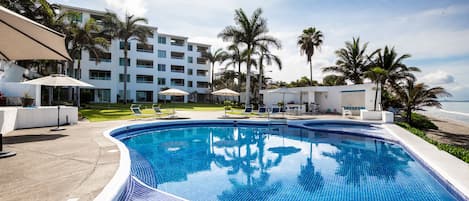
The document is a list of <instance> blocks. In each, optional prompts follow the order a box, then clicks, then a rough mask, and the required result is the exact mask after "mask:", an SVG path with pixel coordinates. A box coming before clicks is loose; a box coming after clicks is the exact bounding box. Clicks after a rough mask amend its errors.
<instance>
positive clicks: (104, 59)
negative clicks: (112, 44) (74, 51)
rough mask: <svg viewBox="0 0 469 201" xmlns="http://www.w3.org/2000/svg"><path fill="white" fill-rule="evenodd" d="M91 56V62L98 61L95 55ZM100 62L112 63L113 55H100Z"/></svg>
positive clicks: (105, 53)
mask: <svg viewBox="0 0 469 201" xmlns="http://www.w3.org/2000/svg"><path fill="white" fill-rule="evenodd" d="M89 56H90V61H96V60H98V58H96V55H95V54H91V53H90V54H89ZM99 62H111V53H107V52H104V53H101V54H99Z"/></svg>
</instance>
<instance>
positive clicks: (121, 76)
mask: <svg viewBox="0 0 469 201" xmlns="http://www.w3.org/2000/svg"><path fill="white" fill-rule="evenodd" d="M119 82H124V74H119ZM127 82H130V75H129V74H127Z"/></svg>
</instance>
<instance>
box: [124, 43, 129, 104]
mask: <svg viewBox="0 0 469 201" xmlns="http://www.w3.org/2000/svg"><path fill="white" fill-rule="evenodd" d="M128 45H129V41H128V40H125V41H124V104H127V65H128V64H127V47H128Z"/></svg>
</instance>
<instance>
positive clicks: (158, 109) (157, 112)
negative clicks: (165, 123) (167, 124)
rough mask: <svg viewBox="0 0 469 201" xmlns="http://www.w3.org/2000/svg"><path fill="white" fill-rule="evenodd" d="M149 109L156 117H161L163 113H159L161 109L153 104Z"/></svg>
mask: <svg viewBox="0 0 469 201" xmlns="http://www.w3.org/2000/svg"><path fill="white" fill-rule="evenodd" d="M151 108H153V111H154V112H155V115H158V117H161V115H162V114H163V112H162V111H161V108H160V106H159V105H158V104H153V105H152V106H151Z"/></svg>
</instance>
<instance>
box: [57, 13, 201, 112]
mask: <svg viewBox="0 0 469 201" xmlns="http://www.w3.org/2000/svg"><path fill="white" fill-rule="evenodd" d="M70 10H72V11H75V12H78V13H80V17H79V18H78V19H74V20H77V21H78V22H81V23H83V24H84V23H85V22H86V21H88V19H90V18H94V19H95V20H96V22H97V23H98V24H99V23H100V20H101V19H102V17H103V15H104V14H105V12H102V11H95V10H89V9H84V8H77V7H71V6H67V5H61V12H65V11H70ZM147 27H149V28H151V29H152V30H153V35H152V36H150V37H148V38H147V43H146V44H142V43H140V42H138V41H137V40H130V48H129V50H128V61H127V62H128V64H129V65H128V69H127V81H128V82H127V99H128V100H129V101H132V102H142V103H144V102H148V103H149V102H151V103H155V102H158V100H160V101H161V100H163V99H167V100H169V99H172V101H175V102H188V101H193V102H203V101H206V100H207V98H208V94H209V80H210V79H209V69H210V65H209V64H208V62H206V59H204V58H203V57H202V53H203V52H205V51H210V45H209V44H202V43H194V42H189V40H188V38H187V37H184V36H177V35H170V34H165V33H160V32H158V29H157V27H150V26H147ZM110 44H111V45H110V46H109V48H108V52H106V53H105V54H104V55H103V56H102V57H101V58H100V62H98V63H97V62H96V58H94V57H93V56H92V55H90V54H89V53H88V52H87V51H83V52H82V56H81V65H80V69H79V71H80V73H79V74H80V75H81V76H80V80H82V81H84V82H87V83H90V84H92V85H94V86H95V88H93V89H88V90H87V91H88V93H89V94H90V96H92V97H91V101H92V102H98V103H107V102H110V103H115V102H118V101H122V99H123V92H124V83H123V79H124V62H125V59H124V51H123V49H124V45H123V42H122V41H120V40H118V39H114V40H112V41H111V43H110ZM76 63H77V62H75V68H77V65H76ZM167 88H177V89H181V90H184V91H187V92H188V93H190V95H189V96H185V97H165V96H159V95H158V92H160V91H161V90H164V89H167ZM85 91H86V89H85Z"/></svg>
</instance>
